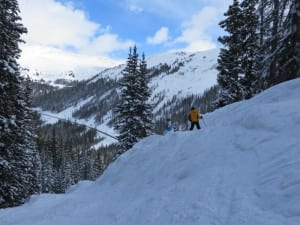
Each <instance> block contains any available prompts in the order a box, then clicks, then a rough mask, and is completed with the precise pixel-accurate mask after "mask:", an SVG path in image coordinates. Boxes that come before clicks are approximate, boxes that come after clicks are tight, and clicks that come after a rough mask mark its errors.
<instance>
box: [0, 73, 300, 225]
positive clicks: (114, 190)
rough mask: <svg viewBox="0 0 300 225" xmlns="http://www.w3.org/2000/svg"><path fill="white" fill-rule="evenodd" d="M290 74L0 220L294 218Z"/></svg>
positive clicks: (242, 222)
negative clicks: (191, 128) (194, 126)
mask: <svg viewBox="0 0 300 225" xmlns="http://www.w3.org/2000/svg"><path fill="white" fill-rule="evenodd" d="M299 99H300V79H297V80H293V81H289V82H286V83H283V84H280V85H278V86H276V87H273V88H271V89H269V90H267V91H265V92H263V93H262V94H260V95H258V96H256V97H255V98H253V99H251V100H248V101H243V102H239V103H236V104H232V105H229V106H227V107H224V108H222V109H219V110H216V111H215V112H213V113H210V114H207V115H205V117H204V118H205V124H206V126H205V125H204V124H202V128H203V129H201V130H199V131H198V130H197V131H196V130H195V131H192V132H191V131H186V132H177V133H169V134H167V135H165V136H151V137H149V138H146V139H144V140H143V141H141V142H139V143H138V144H136V145H135V146H134V147H133V148H132V149H131V150H130V151H128V152H126V153H125V154H123V155H122V156H121V157H119V158H118V160H116V161H115V162H114V163H113V164H111V165H110V166H109V168H108V169H107V170H106V172H105V173H104V174H103V175H102V176H101V177H100V178H99V179H98V180H97V181H95V182H82V183H80V184H79V185H78V186H77V187H72V189H70V190H69V191H68V193H67V194H63V195H49V194H48V195H45V194H44V195H40V196H33V197H32V199H31V200H30V201H29V202H28V203H26V204H24V205H23V206H20V207H16V208H10V209H2V210H0V224H1V225H2V224H3V225H154V224H157V225H183V224H184V225H202V224H203V225H227V224H228V225H253V224H255V225H299V224H300V151H299V150H300V138H299V137H300V135H299V134H300V105H299Z"/></svg>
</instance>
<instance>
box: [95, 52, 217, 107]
mask: <svg viewBox="0 0 300 225" xmlns="http://www.w3.org/2000/svg"><path fill="white" fill-rule="evenodd" d="M218 54H219V49H212V50H207V51H202V52H190V53H189V52H169V53H163V54H158V55H154V56H150V57H148V58H147V59H146V61H147V68H148V69H150V70H155V69H157V70H159V69H161V68H162V67H164V66H167V67H168V69H167V70H166V71H165V72H162V73H160V74H159V75H158V76H154V78H153V79H151V82H150V87H151V89H152V90H153V93H152V96H156V95H158V94H160V93H161V94H163V95H164V96H165V99H164V100H165V101H167V100H171V99H172V97H173V96H175V95H176V96H177V97H183V96H187V95H191V94H202V93H203V91H205V90H206V89H208V88H210V87H212V86H213V85H215V84H216V83H217V70H216V65H217V58H218ZM124 68H125V65H119V66H117V67H114V68H109V69H106V70H104V71H102V72H100V73H99V75H98V76H95V78H94V80H97V79H98V78H99V77H110V78H114V79H119V78H121V77H122V74H121V71H122V70H123V69H124ZM91 82H93V80H92V81H91Z"/></svg>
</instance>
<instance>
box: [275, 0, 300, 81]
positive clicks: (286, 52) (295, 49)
mask: <svg viewBox="0 0 300 225" xmlns="http://www.w3.org/2000/svg"><path fill="white" fill-rule="evenodd" d="M288 2H289V5H288V7H287V10H286V11H287V16H286V18H284V20H283V22H282V29H283V32H282V34H283V38H282V39H281V41H280V43H279V50H278V51H279V54H278V55H279V59H278V64H279V81H285V80H290V79H294V78H296V77H300V22H299V21H300V2H299V1H297V0H290V1H288Z"/></svg>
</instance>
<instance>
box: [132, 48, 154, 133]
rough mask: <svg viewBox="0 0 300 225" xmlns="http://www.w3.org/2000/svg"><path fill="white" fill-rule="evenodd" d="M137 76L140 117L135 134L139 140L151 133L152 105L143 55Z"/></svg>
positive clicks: (138, 111)
mask: <svg viewBox="0 0 300 225" xmlns="http://www.w3.org/2000/svg"><path fill="white" fill-rule="evenodd" d="M138 72H139V74H138V77H137V79H136V81H137V82H138V90H137V91H138V94H139V95H137V98H138V99H139V103H138V105H137V115H138V116H139V117H140V120H139V121H138V122H139V123H140V125H139V127H140V129H139V130H138V133H137V134H136V135H137V136H138V137H139V139H142V138H144V137H147V136H149V135H150V134H151V133H152V131H153V122H152V116H153V115H152V105H151V104H150V102H149V98H150V96H151V91H150V89H149V87H148V83H149V79H148V77H147V62H146V59H145V54H142V59H141V61H140V63H139V70H138Z"/></svg>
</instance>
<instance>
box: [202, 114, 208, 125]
mask: <svg viewBox="0 0 300 225" xmlns="http://www.w3.org/2000/svg"><path fill="white" fill-rule="evenodd" d="M202 121H203V124H204V126H205V127H207V125H206V123H205V121H204V117H203V116H202Z"/></svg>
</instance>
